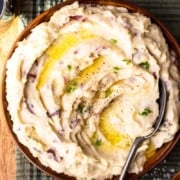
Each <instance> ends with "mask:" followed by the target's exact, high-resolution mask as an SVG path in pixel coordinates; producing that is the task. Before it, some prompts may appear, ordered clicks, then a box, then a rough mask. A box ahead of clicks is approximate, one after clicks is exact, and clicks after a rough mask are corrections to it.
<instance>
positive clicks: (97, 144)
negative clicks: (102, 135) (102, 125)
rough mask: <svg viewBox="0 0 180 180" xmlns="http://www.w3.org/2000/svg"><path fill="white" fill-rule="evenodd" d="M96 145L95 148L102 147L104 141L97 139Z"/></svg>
mask: <svg viewBox="0 0 180 180" xmlns="http://www.w3.org/2000/svg"><path fill="white" fill-rule="evenodd" d="M94 144H95V146H100V145H101V144H102V140H101V139H96V141H95V143H94Z"/></svg>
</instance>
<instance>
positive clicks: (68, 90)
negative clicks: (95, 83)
mask: <svg viewBox="0 0 180 180" xmlns="http://www.w3.org/2000/svg"><path fill="white" fill-rule="evenodd" d="M77 86H78V83H77V82H76V81H73V82H71V83H70V84H69V85H68V86H67V87H66V89H65V92H66V93H72V92H73V91H75V90H76V89H77Z"/></svg>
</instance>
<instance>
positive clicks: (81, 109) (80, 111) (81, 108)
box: [76, 103, 84, 114]
mask: <svg viewBox="0 0 180 180" xmlns="http://www.w3.org/2000/svg"><path fill="white" fill-rule="evenodd" d="M83 110H84V105H83V104H82V103H79V104H78V107H77V109H76V111H77V112H78V113H80V114H82V113H83Z"/></svg>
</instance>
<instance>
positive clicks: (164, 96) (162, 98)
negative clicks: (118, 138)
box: [119, 80, 167, 180]
mask: <svg viewBox="0 0 180 180" xmlns="http://www.w3.org/2000/svg"><path fill="white" fill-rule="evenodd" d="M159 91H160V98H159V116H158V117H157V119H156V121H155V123H154V125H153V127H154V130H153V131H152V132H151V133H150V134H149V135H147V136H141V137H137V138H136V139H135V141H134V143H133V145H132V147H131V149H130V152H129V155H128V157H127V160H126V162H125V165H124V167H123V169H122V172H121V175H120V177H119V180H124V178H125V175H126V172H127V170H128V168H129V166H130V164H131V162H132V160H133V158H134V156H135V154H136V151H137V149H138V147H139V145H140V144H141V143H142V142H143V141H145V140H147V139H149V138H151V137H152V136H153V135H154V134H155V133H156V132H157V130H158V129H159V127H160V125H161V123H162V121H163V117H164V113H165V109H166V101H167V92H166V87H165V84H164V83H163V81H162V80H159Z"/></svg>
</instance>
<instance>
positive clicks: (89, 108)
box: [84, 106, 92, 113]
mask: <svg viewBox="0 0 180 180" xmlns="http://www.w3.org/2000/svg"><path fill="white" fill-rule="evenodd" d="M91 109H92V106H87V107H86V108H85V110H84V112H88V113H90V112H91Z"/></svg>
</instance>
